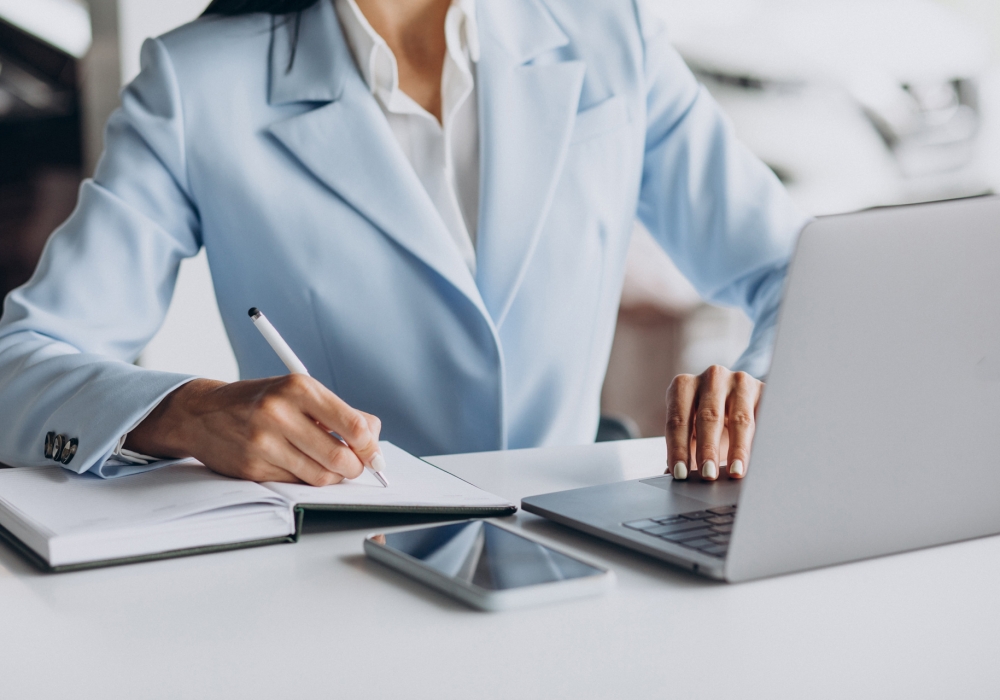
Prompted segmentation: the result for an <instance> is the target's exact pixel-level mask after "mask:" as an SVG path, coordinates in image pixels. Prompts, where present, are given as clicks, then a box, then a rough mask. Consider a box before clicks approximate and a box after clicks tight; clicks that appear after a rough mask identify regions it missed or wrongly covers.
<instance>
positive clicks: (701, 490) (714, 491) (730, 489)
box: [641, 475, 741, 506]
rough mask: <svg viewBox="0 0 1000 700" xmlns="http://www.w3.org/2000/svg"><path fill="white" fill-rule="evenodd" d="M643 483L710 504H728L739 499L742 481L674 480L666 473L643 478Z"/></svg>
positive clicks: (722, 479)
mask: <svg viewBox="0 0 1000 700" xmlns="http://www.w3.org/2000/svg"><path fill="white" fill-rule="evenodd" d="M641 483H643V484H646V485H647V486H652V487H654V488H658V489H663V490H664V491H669V492H670V493H673V494H676V495H678V496H684V497H685V498H691V499H694V500H696V501H700V502H701V503H705V504H707V505H710V506H728V505H732V504H733V503H736V501H738V500H739V497H740V483H741V481H740V480H739V479H727V478H725V477H723V478H721V479H719V480H718V481H701V480H699V479H698V478H697V477H696V478H694V479H688V480H685V481H674V478H673V477H672V476H666V475H665V476H656V477H653V478H652V479H642V480H641Z"/></svg>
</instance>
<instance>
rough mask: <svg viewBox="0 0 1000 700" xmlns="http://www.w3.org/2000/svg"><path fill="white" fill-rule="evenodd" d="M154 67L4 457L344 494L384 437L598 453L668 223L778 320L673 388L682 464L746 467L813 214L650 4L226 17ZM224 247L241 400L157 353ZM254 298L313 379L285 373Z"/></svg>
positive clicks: (20, 348) (314, 6) (61, 281)
mask: <svg viewBox="0 0 1000 700" xmlns="http://www.w3.org/2000/svg"><path fill="white" fill-rule="evenodd" d="M142 64H143V69H142V73H141V74H140V75H139V77H138V78H136V80H135V81H134V82H133V83H132V84H131V85H129V86H128V87H127V89H126V90H125V91H124V93H123V97H122V107H121V109H120V110H118V111H117V112H116V113H115V114H114V115H113V116H112V118H111V119H110V121H109V124H108V129H107V138H106V152H105V154H104V157H103V159H102V160H101V162H100V165H99V166H98V168H97V171H96V173H95V176H94V178H93V180H90V181H87V182H85V183H84V185H83V187H82V188H81V193H80V202H79V206H78V207H77V210H76V211H75V212H74V214H73V215H72V216H71V218H70V219H69V220H68V221H67V222H66V223H65V224H64V225H63V226H62V227H61V228H60V229H59V230H58V231H57V232H56V233H55V234H54V235H53V237H52V239H51V241H50V242H49V244H48V247H47V248H46V251H45V253H44V255H43V256H42V260H41V262H40V263H39V267H38V270H37V271H36V273H35V275H34V277H33V278H32V279H31V281H29V282H28V283H27V284H26V285H25V286H24V287H21V288H20V289H18V290H15V291H14V292H12V293H11V294H10V295H9V296H8V298H7V300H6V305H5V310H4V314H3V318H2V322H0V460H2V461H4V462H7V463H10V464H13V465H18V466H20V465H32V464H44V463H46V462H48V461H49V460H55V461H58V462H61V463H63V464H66V465H67V466H68V467H69V468H71V469H74V470H76V471H84V470H91V471H94V472H96V473H98V474H101V475H104V476H111V475H116V474H122V473H127V472H129V471H132V470H135V469H144V468H148V466H147V465H146V464H145V463H146V462H152V463H153V464H155V463H156V460H159V459H161V458H170V457H183V456H188V455H191V456H194V457H197V458H198V459H200V460H201V461H203V462H204V463H205V464H206V465H208V466H209V467H211V468H212V469H214V470H216V471H219V472H221V473H224V474H228V475H232V476H237V477H243V478H249V479H257V480H283V481H303V482H306V483H310V484H328V483H335V482H337V481H339V480H341V479H343V478H345V477H346V478H350V477H354V476H357V475H358V474H359V473H360V472H361V470H362V469H363V467H364V465H367V464H369V463H371V462H372V461H373V460H377V459H378V458H379V454H378V447H377V440H378V437H379V435H380V433H381V435H382V436H383V437H386V438H387V439H390V440H392V441H393V442H395V443H397V444H399V445H400V446H402V447H404V448H405V449H408V450H410V451H412V452H415V453H418V454H433V453H444V452H461V451H474V450H494V449H505V448H517V447H530V446H538V445H546V444H567V443H584V442H589V441H592V440H593V435H594V432H595V428H596V425H597V421H598V407H599V397H600V389H601V384H602V381H603V377H604V371H605V367H606V365H607V359H608V354H609V352H610V347H611V340H612V335H613V331H614V325H615V318H616V309H617V303H618V299H619V293H620V290H621V283H622V275H623V270H624V263H625V253H626V250H627V247H628V240H629V233H630V231H631V224H632V221H633V219H634V217H635V216H637V215H638V216H639V218H640V219H641V220H642V221H643V223H644V224H645V225H646V226H647V228H648V229H649V230H650V232H651V233H652V234H653V236H654V237H655V238H656V239H657V240H658V241H659V243H660V244H661V245H662V246H663V247H664V249H665V250H666V251H667V253H668V254H670V255H671V257H672V258H673V259H674V261H675V262H676V263H677V265H678V266H679V267H680V269H681V270H682V271H683V272H684V273H685V274H686V275H687V276H688V277H689V278H690V279H691V281H692V282H693V283H694V284H695V286H696V287H697V288H698V289H699V290H700V291H701V292H702V294H703V295H704V296H705V297H706V298H708V299H710V300H712V301H715V302H719V303H726V304H733V305H739V306H741V307H742V308H744V309H745V310H746V311H747V313H748V314H749V315H750V316H751V317H752V318H753V319H754V321H755V322H756V328H755V332H754V335H753V339H752V341H751V344H750V347H749V348H748V350H747V352H746V353H745V354H744V355H743V357H742V358H741V359H740V361H739V363H738V365H737V367H736V368H735V369H737V370H742V371H730V370H728V369H725V368H722V367H713V368H710V369H709V370H708V371H706V372H705V373H704V374H703V375H701V377H691V376H682V377H678V378H677V379H676V380H675V381H674V383H673V385H672V387H671V390H670V393H669V396H668V409H669V410H668V415H669V419H668V424H667V442H668V465H672V467H670V469H668V471H672V472H673V474H674V476H675V478H685V477H686V476H687V474H688V472H689V471H692V470H696V471H698V472H700V474H701V476H702V477H703V478H707V479H715V478H718V477H719V475H720V469H719V467H720V465H722V464H728V465H729V468H728V473H729V475H731V476H734V477H737V478H738V477H741V476H742V475H743V474H744V473H745V470H746V464H747V458H748V456H749V449H750V444H751V440H752V437H753V416H754V410H755V408H756V403H757V400H758V398H759V396H760V391H761V386H762V385H761V383H760V381H759V377H761V376H762V375H763V373H764V372H766V368H767V364H768V357H769V346H770V339H771V335H772V334H773V328H774V322H775V315H776V311H777V307H778V302H779V296H780V291H781V286H782V280H783V278H784V274H785V269H786V266H787V262H788V259H789V255H790V251H791V248H792V245H793V241H794V238H795V236H796V234H797V233H798V231H799V230H800V229H801V227H802V226H803V224H804V222H805V219H804V217H803V216H802V215H801V214H800V213H798V212H797V211H796V210H795V209H794V207H793V206H792V205H791V203H790V201H789V199H788V197H787V195H786V193H785V192H784V191H783V189H782V187H781V186H780V184H779V183H778V181H777V180H776V179H775V177H774V176H773V175H772V174H771V173H770V171H769V170H768V169H767V168H766V167H765V166H764V165H763V164H761V163H760V162H759V161H758V160H757V159H756V158H754V157H753V156H752V155H751V154H750V153H749V152H748V151H747V150H746V149H745V148H744V147H743V146H741V145H740V144H739V143H738V142H737V141H736V139H735V138H734V136H733V134H732V132H731V130H730V128H729V126H728V125H727V122H726V121H725V120H724V118H723V117H722V115H721V113H720V112H719V109H718V108H717V106H716V105H715V103H714V102H713V101H712V99H711V98H710V97H709V96H708V95H707V93H706V92H705V91H704V90H703V89H702V88H701V87H700V86H699V85H698V84H697V82H696V80H695V79H694V77H693V76H692V74H691V73H690V72H689V71H688V69H687V68H686V67H685V66H684V64H683V62H682V61H681V59H680V58H679V57H678V55H677V54H676V53H675V52H674V51H673V50H672V49H671V48H670V46H669V45H668V43H667V40H666V38H665V34H664V30H663V28H662V27H661V26H660V25H659V24H658V23H657V22H656V21H655V20H654V19H653V18H652V17H651V16H650V15H649V14H648V13H647V12H646V11H645V10H644V9H643V7H642V6H641V5H639V6H638V7H637V6H636V5H634V4H633V3H632V2H630V1H628V0H599V1H595V2H589V3H586V4H583V5H581V4H580V3H579V2H576V0H356V2H355V0H215V1H214V2H213V3H212V4H211V5H210V6H209V8H208V10H206V13H205V16H204V17H203V18H201V19H199V20H198V21H196V22H193V23H191V24H189V25H187V26H184V27H181V28H180V29H178V30H176V31H174V32H171V33H169V34H167V35H165V36H163V37H160V38H159V39H153V40H149V41H147V42H146V44H145V46H144V47H143V52H142ZM201 246H204V247H205V248H206V249H207V253H208V258H209V262H210V264H211V266H212V271H213V277H214V280H215V285H216V294H217V297H218V302H219V306H220V310H221V312H222V315H223V318H224V320H225V322H226V327H227V331H228V333H229V336H230V339H231V341H232V345H233V349H234V351H235V353H236V357H237V359H238V361H239V365H240V372H241V376H242V377H243V379H242V380H241V381H238V382H235V383H232V384H224V383H221V382H216V381H210V380H206V379H199V378H193V377H188V376H182V375H175V374H170V373H164V372H155V371H151V370H146V369H141V368H138V367H135V366H134V365H133V364H131V363H132V362H133V360H134V359H135V358H136V356H137V355H138V354H139V352H140V351H141V350H142V348H143V347H144V345H145V344H146V342H147V341H148V340H149V339H150V337H152V335H153V334H154V333H155V331H156V330H157V328H158V326H159V325H160V323H161V321H162V319H163V316H164V314H165V312H166V309H167V306H168V304H169V301H170V297H171V294H172V291H173V286H174V282H175V279H176V274H177V269H178V265H179V263H180V261H181V259H182V258H184V257H188V256H192V255H194V254H195V253H197V252H198V250H199V248H200V247H201ZM251 306H259V307H260V308H262V309H263V310H264V311H265V312H266V313H267V314H268V315H269V316H270V317H271V319H272V321H273V322H274V323H275V325H276V326H277V327H278V329H279V330H280V331H281V332H282V334H283V335H284V336H285V338H286V340H288V342H289V343H290V344H291V346H292V347H293V348H294V349H295V351H296V352H297V353H298V354H299V356H300V357H301V358H302V360H303V361H304V363H305V364H306V366H307V367H309V369H310V370H311V372H312V375H313V377H314V378H310V377H305V376H290V377H289V376H280V375H283V374H284V372H283V368H282V366H281V364H280V362H279V361H278V359H277V358H276V357H275V356H274V354H273V353H272V352H271V351H270V350H269V348H268V347H267V346H266V345H265V343H264V341H263V340H262V339H261V338H260V336H259V335H258V334H257V332H256V331H255V329H254V328H253V327H252V326H251V324H250V322H249V321H248V320H247V319H246V317H245V313H246V310H247V308H248V307H251ZM376 416H377V418H376ZM727 425H728V438H729V439H728V448H724V442H723V438H724V434H725V432H726V430H727ZM330 432H333V433H336V434H337V435H339V436H340V437H341V438H342V440H337V439H336V438H334V437H331V436H330V435H329V433H330ZM692 436H694V437H695V438H696V439H695V441H694V443H692V440H691V438H692ZM692 444H695V447H694V449H693V450H692V449H691V445H692Z"/></svg>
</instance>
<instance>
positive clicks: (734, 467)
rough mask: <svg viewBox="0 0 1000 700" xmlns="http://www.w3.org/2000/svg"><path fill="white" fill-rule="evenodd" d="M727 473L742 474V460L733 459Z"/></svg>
mask: <svg viewBox="0 0 1000 700" xmlns="http://www.w3.org/2000/svg"><path fill="white" fill-rule="evenodd" d="M729 475H730V476H743V460H742V459H737V460H734V461H733V463H732V464H730V465H729Z"/></svg>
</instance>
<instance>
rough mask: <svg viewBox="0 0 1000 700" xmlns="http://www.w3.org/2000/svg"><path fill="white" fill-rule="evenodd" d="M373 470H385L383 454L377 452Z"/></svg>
mask: <svg viewBox="0 0 1000 700" xmlns="http://www.w3.org/2000/svg"><path fill="white" fill-rule="evenodd" d="M372 469H374V470H375V471H377V472H380V471H382V470H383V469H385V457H383V456H382V453H381V452H376V453H375V456H374V457H372Z"/></svg>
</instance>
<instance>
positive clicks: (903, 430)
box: [522, 197, 1000, 582]
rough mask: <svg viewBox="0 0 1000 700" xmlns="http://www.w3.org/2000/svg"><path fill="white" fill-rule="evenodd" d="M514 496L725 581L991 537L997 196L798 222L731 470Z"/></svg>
mask: <svg viewBox="0 0 1000 700" xmlns="http://www.w3.org/2000/svg"><path fill="white" fill-rule="evenodd" d="M522 507H523V508H524V509H525V510H526V511H530V512H532V513H537V514H539V515H543V516H545V517H547V518H550V519H552V520H555V521H557V522H560V523H564V524H566V525H569V526H570V527H574V528H578V529H580V530H583V531H585V532H588V533H591V534H594V535H597V536H598V537H603V538H605V539H608V540H611V541H612V542H615V543H618V544H621V545H624V546H626V547H630V548H632V549H636V550H638V551H640V552H644V553H646V554H649V555H652V556H654V557H658V558H660V559H664V560H666V561H669V562H673V563H675V564H679V565H681V566H684V567H687V568H690V569H693V570H694V571H696V572H698V573H700V574H703V575H705V576H709V577H712V578H718V579H723V580H726V581H733V582H735V581H746V580H750V579H756V578H761V577H765V576H773V575H776V574H783V573H788V572H792V571H800V570H803V569H811V568H815V567H820V566H827V565H830V564H839V563H842V562H848V561H853V560H857V559H865V558H868V557H877V556H881V555H884V554H891V553H895V552H903V551H906V550H911V549H917V548H921V547H930V546H933V545H939V544H944V543H947V542H955V541H958V540H964V539H970V538H974V537H982V536H984V535H993V534H997V533H1000V198H997V197H984V198H978V199H967V200H960V201H954V202H946V203H937V204H928V205H918V206H909V207H900V208H893V209H882V210H874V211H869V212H863V213H859V214H850V215H845V216H836V217H829V218H824V219H821V220H819V221H816V222H815V223H813V224H811V225H810V226H809V227H807V228H806V230H805V231H804V232H803V234H802V237H801V240H800V242H799V245H798V249H797V251H796V253H795V258H794V261H793V263H792V268H791V273H790V276H789V281H788V283H787V287H786V290H785V300H784V302H783V305H782V309H781V316H780V321H779V326H778V336H777V342H776V345H775V352H774V359H773V362H772V366H771V372H770V376H769V380H768V383H767V386H766V389H765V393H764V397H763V399H762V401H761V404H760V408H759V411H758V420H757V437H756V440H755V443H754V447H753V454H752V456H751V460H750V467H749V471H748V473H747V476H746V478H745V479H744V480H743V482H742V483H739V482H736V481H728V480H727V479H726V478H725V477H724V476H723V477H722V478H721V479H720V481H718V482H716V483H707V482H699V481H686V482H674V481H673V480H672V479H671V478H670V477H669V476H662V477H657V478H652V479H643V480H639V481H627V482H621V483H615V484H608V485H604V486H594V487H590V488H584V489H577V490H573V491H563V492H560V493H552V494H546V495H540V496H532V497H530V498H525V499H524V500H523V501H522Z"/></svg>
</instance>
